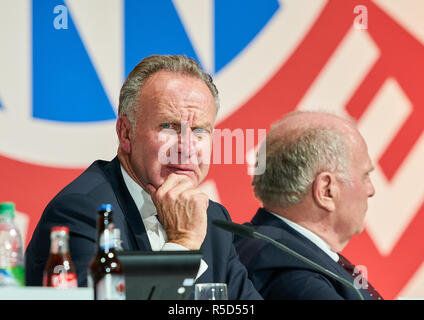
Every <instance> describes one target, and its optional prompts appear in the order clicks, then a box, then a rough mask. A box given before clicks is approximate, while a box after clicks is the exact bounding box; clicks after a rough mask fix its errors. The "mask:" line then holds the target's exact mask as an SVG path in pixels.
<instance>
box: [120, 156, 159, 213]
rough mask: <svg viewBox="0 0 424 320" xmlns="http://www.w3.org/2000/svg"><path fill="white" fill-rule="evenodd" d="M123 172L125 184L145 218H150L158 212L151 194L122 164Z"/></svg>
mask: <svg viewBox="0 0 424 320" xmlns="http://www.w3.org/2000/svg"><path fill="white" fill-rule="evenodd" d="M121 172H122V176H123V178H124V182H125V185H126V186H127V188H128V191H129V192H130V195H131V197H132V198H133V200H134V202H135V205H136V206H137V209H138V211H139V212H140V214H141V217H142V218H143V219H146V218H149V217H151V216H153V215H155V214H156V207H155V205H154V203H153V201H152V198H151V197H150V195H149V194H148V193H147V192H146V191H144V189H143V188H142V187H141V186H140V185H139V184H138V183H137V182H135V181H134V180H133V179H132V178H131V177H130V175H129V174H128V173H127V171H126V170H125V169H124V167H123V166H122V164H121Z"/></svg>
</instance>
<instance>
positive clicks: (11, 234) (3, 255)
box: [0, 202, 25, 286]
mask: <svg viewBox="0 0 424 320" xmlns="http://www.w3.org/2000/svg"><path fill="white" fill-rule="evenodd" d="M14 218H15V204H14V203H13V202H2V203H0V286H24V285H25V269H24V256H23V248H22V238H21V234H20V232H19V230H18V228H17V227H16V225H15V223H14Z"/></svg>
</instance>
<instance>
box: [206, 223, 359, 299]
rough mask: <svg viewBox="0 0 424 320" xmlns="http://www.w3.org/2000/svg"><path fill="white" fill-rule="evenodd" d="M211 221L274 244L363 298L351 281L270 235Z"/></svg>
mask: <svg viewBox="0 0 424 320" xmlns="http://www.w3.org/2000/svg"><path fill="white" fill-rule="evenodd" d="M212 223H213V224H214V225H215V226H217V227H219V228H221V229H224V230H226V231H229V232H231V233H235V234H238V235H240V236H242V237H246V238H256V239H262V240H265V241H267V242H269V243H271V244H273V245H274V246H276V247H277V248H279V249H280V250H283V251H284V252H287V253H288V254H290V255H291V256H293V257H295V258H297V259H299V260H301V261H303V262H305V263H306V264H308V265H310V266H312V267H314V268H315V269H317V270H319V271H321V272H322V273H324V274H326V275H328V276H329V277H331V278H333V279H335V280H337V281H339V282H341V283H342V284H344V285H346V286H348V287H349V288H352V289H354V290H355V291H356V293H357V294H358V297H359V299H360V300H364V297H363V295H362V294H361V292H360V291H359V289H358V288H356V287H355V286H354V285H353V284H352V283H350V282H349V281H347V280H346V279H344V278H342V277H340V276H338V275H337V274H335V273H334V272H331V271H330V270H327V269H325V268H324V267H322V266H320V265H319V264H317V263H315V262H313V261H312V260H310V259H308V258H306V257H304V256H302V255H301V254H299V253H297V252H296V251H293V250H292V249H290V248H289V247H287V246H285V245H284V244H282V243H280V242H278V241H275V240H274V239H272V238H270V237H268V236H266V235H264V234H262V233H260V232H257V231H255V229H254V228H253V227H249V226H245V225H242V224H238V223H234V222H229V221H225V220H214V221H212Z"/></svg>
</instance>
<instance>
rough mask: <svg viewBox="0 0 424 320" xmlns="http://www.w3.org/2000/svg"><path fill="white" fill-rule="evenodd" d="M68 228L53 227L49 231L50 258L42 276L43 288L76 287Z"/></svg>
mask: <svg viewBox="0 0 424 320" xmlns="http://www.w3.org/2000/svg"><path fill="white" fill-rule="evenodd" d="M68 242H69V228H68V227H62V226H60V227H53V228H52V229H51V231H50V256H49V259H48V260H47V263H46V267H45V268H44V274H43V286H44V287H54V288H58V289H73V288H77V287H78V281H77V274H76V272H75V268H74V265H73V264H72V260H71V256H70V254H69V244H68Z"/></svg>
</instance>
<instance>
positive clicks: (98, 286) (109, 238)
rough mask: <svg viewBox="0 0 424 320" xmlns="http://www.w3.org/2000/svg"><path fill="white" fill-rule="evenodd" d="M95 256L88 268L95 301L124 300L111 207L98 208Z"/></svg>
mask: <svg viewBox="0 0 424 320" xmlns="http://www.w3.org/2000/svg"><path fill="white" fill-rule="evenodd" d="M97 212H98V220H97V254H96V256H95V257H94V258H93V260H91V263H90V265H89V268H88V286H89V287H92V288H94V299H95V300H125V277H124V269H123V267H122V264H121V262H120V261H119V259H118V258H117V256H116V252H115V237H114V226H113V207H112V205H110V204H104V205H101V206H100V208H98V211H97Z"/></svg>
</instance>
